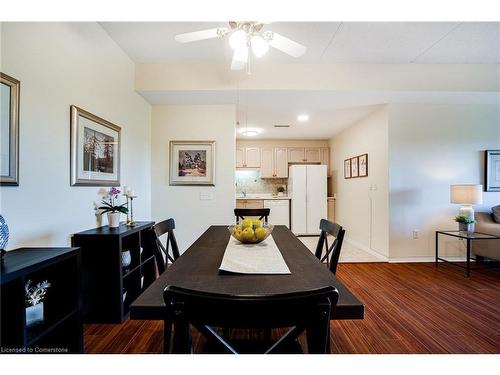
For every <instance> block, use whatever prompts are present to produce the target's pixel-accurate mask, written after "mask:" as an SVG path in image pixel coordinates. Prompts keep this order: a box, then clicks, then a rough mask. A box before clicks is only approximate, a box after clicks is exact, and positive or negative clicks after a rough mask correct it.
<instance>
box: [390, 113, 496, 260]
mask: <svg viewBox="0 0 500 375" xmlns="http://www.w3.org/2000/svg"><path fill="white" fill-rule="evenodd" d="M486 149H500V106H491V105H391V106H390V109H389V155H390V257H391V259H392V260H407V259H408V258H412V259H418V258H419V257H420V258H422V259H424V258H425V257H432V256H433V255H434V249H435V246H434V233H435V230H446V229H449V230H456V227H457V225H456V223H455V222H453V220H452V219H453V217H454V216H455V215H456V214H457V212H458V208H459V207H458V206H456V205H452V204H450V196H449V188H450V187H449V186H450V185H451V184H461V183H469V184H479V183H482V184H484V180H483V171H484V154H483V151H484V150H486ZM497 204H500V193H484V205H483V206H482V207H476V210H489V209H490V208H491V207H492V206H494V205H497ZM413 230H419V231H420V239H417V240H414V239H412V231H413ZM442 249H443V251H444V252H445V254H447V255H451V256H454V255H455V256H460V255H462V256H463V254H464V247H463V244H459V243H458V241H446V243H445V244H444V245H443V247H442ZM427 259H428V258H427Z"/></svg>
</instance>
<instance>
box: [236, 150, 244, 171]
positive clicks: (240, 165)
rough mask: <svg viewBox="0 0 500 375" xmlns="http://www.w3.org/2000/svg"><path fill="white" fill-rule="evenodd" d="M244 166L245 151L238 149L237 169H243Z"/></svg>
mask: <svg viewBox="0 0 500 375" xmlns="http://www.w3.org/2000/svg"><path fill="white" fill-rule="evenodd" d="M243 164H245V149H244V148H237V149H236V168H243Z"/></svg>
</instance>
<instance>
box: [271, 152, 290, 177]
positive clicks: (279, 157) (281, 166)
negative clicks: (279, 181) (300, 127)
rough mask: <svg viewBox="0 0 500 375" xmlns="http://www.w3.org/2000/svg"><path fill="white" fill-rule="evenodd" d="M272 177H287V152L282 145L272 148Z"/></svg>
mask: <svg viewBox="0 0 500 375" xmlns="http://www.w3.org/2000/svg"><path fill="white" fill-rule="evenodd" d="M274 177H278V178H288V153H287V149H286V148H284V147H276V148H275V149H274Z"/></svg>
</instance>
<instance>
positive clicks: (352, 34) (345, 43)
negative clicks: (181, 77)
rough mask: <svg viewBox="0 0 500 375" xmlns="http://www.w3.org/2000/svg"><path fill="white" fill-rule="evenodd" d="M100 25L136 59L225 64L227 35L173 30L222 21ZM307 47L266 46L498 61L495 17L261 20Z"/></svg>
mask: <svg viewBox="0 0 500 375" xmlns="http://www.w3.org/2000/svg"><path fill="white" fill-rule="evenodd" d="M101 26H102V27H103V28H104V29H105V30H106V31H107V33H108V34H109V35H110V36H111V38H112V39H113V40H114V41H115V42H116V43H117V44H118V45H120V47H121V48H122V49H123V50H124V51H125V52H126V53H127V54H128V55H129V56H130V58H131V59H132V60H133V61H134V62H137V63H159V62H173V61H176V62H179V61H182V62H214V63H227V64H228V65H229V64H230V61H231V56H232V51H231V49H230V47H229V46H228V42H227V39H222V40H221V39H211V40H205V41H200V42H194V43H188V44H179V43H177V42H176V41H175V40H174V36H175V35H176V34H179V33H185V32H190V31H197V30H202V29H207V28H213V27H225V26H227V23H225V22H196V23H191V22H103V23H101ZM264 29H268V30H273V31H275V32H278V33H280V34H282V35H284V36H287V37H289V38H291V39H293V40H296V41H297V42H299V43H302V44H304V45H306V46H307V47H308V50H307V52H306V53H305V55H304V56H302V57H301V58H298V59H295V58H293V57H289V56H287V55H285V54H283V53H281V52H279V51H276V50H271V51H270V52H269V53H268V54H267V55H266V56H265V57H264V58H262V59H261V60H259V63H260V62H262V63H264V62H266V61H269V62H273V63H457V64H460V63H478V64H483V63H484V64H487V63H500V23H499V22H345V23H341V22H277V23H271V24H268V25H265V26H264Z"/></svg>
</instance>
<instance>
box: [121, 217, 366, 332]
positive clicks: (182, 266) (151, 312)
mask: <svg viewBox="0 0 500 375" xmlns="http://www.w3.org/2000/svg"><path fill="white" fill-rule="evenodd" d="M229 237H230V233H229V231H228V229H227V226H220V225H214V226H211V227H209V228H208V229H207V230H206V231H205V232H204V233H203V234H202V235H201V236H200V237H199V238H198V239H197V240H196V241H195V242H194V243H193V244H192V245H191V246H190V247H189V248H188V250H186V252H184V253H183V254H182V255H181V256H180V257H179V258H178V259H177V260H176V261H175V262H174V263H173V264H172V265H171V266H170V267H168V269H167V270H166V271H165V272H164V273H163V274H162V275H160V276H159V278H158V279H157V280H156V281H154V282H153V283H152V284H151V285H150V286H149V287H148V288H147V289H146V290H145V291H144V292H143V293H142V294H141V295H140V296H139V297H138V298H137V299H136V300H135V301H134V302H133V303H132V304H131V306H130V319H135V320H163V319H164V318H165V316H166V311H167V310H166V309H167V307H166V305H165V302H164V300H163V291H164V289H165V287H166V286H167V285H170V286H175V287H180V288H186V289H191V290H195V291H199V292H207V293H216V294H225V295H228V296H238V295H241V296H244V295H249V294H251V295H253V296H259V295H262V296H268V295H279V294H286V293H297V292H299V293H300V292H306V291H310V290H315V289H320V288H324V287H328V286H332V287H334V288H336V289H337V291H338V293H339V299H338V302H337V305H336V306H335V308H334V310H333V313H332V314H331V316H330V319H331V320H338V319H363V317H364V305H363V304H362V303H361V302H360V301H359V300H358V299H357V298H356V296H354V295H353V294H352V293H351V292H350V291H349V289H347V287H346V286H344V285H343V284H342V282H340V280H339V279H338V278H337V277H336V276H335V275H334V274H332V273H331V272H330V271H329V270H328V269H327V267H325V265H324V264H322V263H320V261H319V260H318V259H317V258H316V257H315V256H314V254H313V253H312V252H311V251H310V250H309V249H308V248H307V247H306V246H305V245H304V244H303V243H302V242H301V241H300V240H299V239H298V238H297V237H296V236H295V235H294V234H293V233H292V232H291V231H290V230H289V229H288V228H287V227H286V226H281V225H277V226H275V227H274V230H273V232H272V237H273V239H274V241H275V242H276V245H277V246H278V249H279V250H280V252H281V254H282V256H283V258H284V260H285V262H286V264H287V266H288V268H289V269H290V274H280V275H273V274H264V275H262V274H261V275H256V274H227V273H222V272H220V271H219V266H220V264H221V261H222V258H223V256H224V252H225V249H226V246H227V244H228V241H229ZM174 334H175V327H174Z"/></svg>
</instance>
